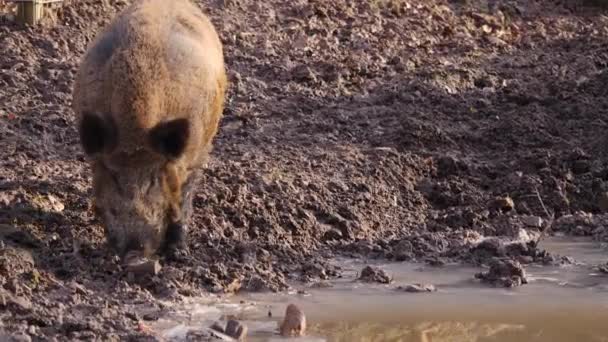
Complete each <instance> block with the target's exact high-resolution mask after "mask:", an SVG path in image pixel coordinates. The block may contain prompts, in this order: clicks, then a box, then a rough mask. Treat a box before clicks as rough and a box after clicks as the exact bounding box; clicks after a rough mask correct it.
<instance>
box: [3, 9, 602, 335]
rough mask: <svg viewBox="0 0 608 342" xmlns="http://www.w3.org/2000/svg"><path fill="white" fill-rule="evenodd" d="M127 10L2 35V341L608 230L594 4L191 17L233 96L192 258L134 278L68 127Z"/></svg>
mask: <svg viewBox="0 0 608 342" xmlns="http://www.w3.org/2000/svg"><path fill="white" fill-rule="evenodd" d="M128 3H129V2H128V1H124V0H66V1H64V2H63V7H62V8H61V9H59V10H58V11H57V13H56V15H55V16H52V17H50V18H47V19H48V20H46V21H44V22H43V23H42V24H41V25H40V26H37V27H21V26H19V25H17V24H15V23H13V22H11V21H10V15H3V16H2V19H0V238H1V242H0V330H4V331H5V332H6V333H7V334H11V335H13V336H18V338H21V339H22V340H28V339H33V340H48V339H51V338H56V339H57V340H78V339H89V340H90V339H94V338H98V339H100V340H104V341H111V340H125V339H131V340H148V339H150V340H154V338H155V337H154V336H153V334H154V333H153V332H152V331H150V330H149V329H147V328H146V321H149V320H153V319H154V318H155V317H157V316H155V315H154V314H152V313H151V314H148V315H144V316H140V315H139V314H137V312H138V311H137V310H136V309H135V308H137V306H138V305H139V306H141V305H145V306H148V307H149V308H150V310H152V311H151V312H154V310H157V311H162V310H163V308H164V307H166V305H169V304H167V303H171V302H172V301H179V300H181V299H182V298H183V297H187V296H196V295H203V294H208V293H224V292H235V291H280V290H285V289H287V287H288V285H287V284H288V283H289V282H290V281H292V280H298V281H305V282H310V283H315V282H317V283H318V282H319V281H322V280H324V279H329V278H331V277H335V276H339V274H340V269H339V268H337V267H334V266H332V265H331V257H332V256H336V255H346V256H355V257H357V256H365V257H367V258H379V259H387V260H398V261H407V260H411V261H428V262H429V263H431V264H432V265H438V266H440V265H442V264H443V263H444V262H447V261H457V262H474V263H488V262H490V260H491V258H492V257H503V256H504V255H505V254H506V255H508V256H511V257H514V255H513V251H507V252H502V251H501V252H500V253H499V252H496V253H494V252H491V253H487V255H484V256H483V257H481V258H480V257H478V256H479V253H477V252H475V251H479V249H475V248H474V247H475V244H476V243H477V242H479V241H480V238H481V237H487V236H493V237H498V238H501V239H502V238H505V239H511V240H524V242H522V244H523V245H521V246H522V248H521V250H522V251H523V252H522V253H523V255H520V256H522V257H520V258H519V259H518V262H522V263H524V264H525V262H526V261H527V262H537V261H538V260H543V262H546V259H547V258H549V256H547V255H545V254H542V253H541V252H539V251H531V250H530V249H534V248H535V247H534V246H535V244H534V243H532V245H531V244H530V239H527V240H526V238H525V237H526V236H527V237H530V236H538V235H539V234H540V233H541V231H545V233H552V232H555V231H562V232H564V233H567V234H574V235H593V236H596V237H598V238H601V239H603V238H604V237H605V235H606V234H605V233H604V228H603V227H605V225H604V224H603V223H602V222H605V221H606V219H605V218H604V216H603V215H604V214H603V213H604V212H605V211H607V210H608V160H607V158H606V153H607V152H606V146H607V143H608V135H607V134H606V132H607V128H608V116H607V114H606V110H607V106H608V99H607V98H606V93H607V92H608V90H607V89H608V88H606V86H605V84H606V82H608V71H607V69H606V67H607V66H608V44H607V42H608V40H607V38H606V37H607V33H608V21H607V19H606V18H607V17H606V16H605V14H606V12H605V11H606V10H605V9H603V8H599V7H593V6H594V4H592V3H591V4H590V3H587V2H585V1H576V0H567V1H566V0H564V1H549V0H540V1H534V2H531V1H523V0H522V1H509V2H506V1H504V2H501V1H487V2H486V1H483V0H479V1H478V0H471V1H464V0H463V1H441V0H430V1H427V0H424V1H423V0H410V1H402V0H376V1H367V0H365V1H364V0H357V1H346V0H333V1H320V0H319V1H317V0H294V1H282V0H264V1H259V0H209V1H197V3H199V4H200V6H201V8H203V9H204V10H205V11H206V12H207V13H208V14H209V15H210V17H211V18H212V21H213V22H214V24H215V25H216V26H217V28H218V30H219V32H220V35H221V38H222V40H223V42H224V44H225V55H226V60H227V66H228V69H229V77H230V82H231V85H230V90H229V98H228V101H227V107H226V110H225V117H224V119H223V121H222V126H221V131H220V133H219V136H218V138H217V140H216V141H215V149H214V151H213V158H212V160H211V162H210V163H209V165H208V166H207V168H206V169H205V171H204V177H203V179H202V182H201V183H200V185H199V187H198V190H197V194H196V197H195V200H194V205H195V218H194V224H193V229H192V236H191V238H190V240H189V247H190V249H191V251H192V254H191V255H190V257H189V258H187V259H186V260H184V261H180V262H174V263H171V262H165V261H161V264H162V269H160V271H159V272H158V274H154V272H152V274H150V275H149V276H141V277H132V276H131V277H130V276H129V272H126V271H125V270H124V269H122V266H121V265H120V263H119V262H118V260H117V259H116V258H115V257H114V256H113V255H111V254H109V253H108V252H107V251H106V249H105V245H104V233H103V228H102V227H101V226H100V224H99V222H97V221H96V219H95V218H94V216H93V213H92V210H91V208H90V197H91V190H90V184H91V180H90V178H89V172H88V169H87V166H86V164H85V159H84V155H83V152H82V150H81V148H80V146H79V140H78V135H77V133H76V130H75V128H74V115H73V113H72V111H71V110H70V103H71V87H72V82H73V78H74V74H75V72H76V70H77V67H78V63H79V60H80V57H81V56H82V54H83V53H84V51H85V48H86V44H87V43H88V42H89V41H91V39H93V37H94V36H95V35H96V33H97V32H99V30H100V29H101V27H103V25H105V24H106V23H108V22H109V20H110V19H111V18H112V17H113V16H114V15H115V14H116V13H117V11H119V10H121V9H122V8H124V7H125V6H126V5H128ZM7 8H8V6H7V4H6V2H4V1H1V0H0V10H2V11H4V12H5V13H3V14H6V12H7ZM568 215H572V216H568ZM552 217H554V218H555V221H554V220H552V219H551V218H552ZM564 217H565V218H564ZM552 222H560V224H559V225H554V227H552V225H551V223H552ZM549 228H553V229H549ZM532 242H534V241H532ZM499 249H500V248H498V249H497V250H499ZM472 250H473V251H474V252H472ZM484 250H486V251H487V250H490V251H492V248H486V249H484ZM516 250H517V249H516ZM539 255H540V257H539Z"/></svg>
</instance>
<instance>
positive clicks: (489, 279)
mask: <svg viewBox="0 0 608 342" xmlns="http://www.w3.org/2000/svg"><path fill="white" fill-rule="evenodd" d="M475 278H477V279H480V280H481V281H482V282H483V283H487V284H490V285H492V286H497V287H517V286H521V285H522V284H527V283H528V280H527V279H526V271H525V270H524V268H523V266H522V265H521V264H520V263H519V262H518V261H516V260H511V259H499V258H494V259H492V261H491V262H490V270H489V271H488V272H481V273H477V274H476V275H475Z"/></svg>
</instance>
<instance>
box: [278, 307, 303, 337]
mask: <svg viewBox="0 0 608 342" xmlns="http://www.w3.org/2000/svg"><path fill="white" fill-rule="evenodd" d="M279 330H280V333H281V336H283V337H297V336H304V334H305V333H306V316H305V315H304V312H302V310H300V308H298V307H297V306H296V305H295V304H289V305H287V309H286V310H285V318H284V319H283V323H282V324H281V327H280V328H279Z"/></svg>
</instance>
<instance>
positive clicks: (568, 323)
mask: <svg viewBox="0 0 608 342" xmlns="http://www.w3.org/2000/svg"><path fill="white" fill-rule="evenodd" d="M542 247H543V248H545V249H547V250H549V251H550V252H553V253H557V254H560V255H564V256H569V257H571V258H572V259H574V261H575V262H574V263H573V264H569V265H563V266H551V267H547V266H529V267H527V273H528V281H529V283H528V284H526V285H524V286H521V287H517V288H512V289H503V288H491V287H488V286H485V285H482V284H480V283H479V282H478V281H476V280H475V279H474V274H475V273H476V272H479V271H480V269H479V268H473V267H462V266H459V265H446V266H443V267H441V268H436V267H429V266H424V265H421V264H411V263H389V264H386V263H384V264H376V265H375V266H379V267H380V268H382V269H384V270H385V271H387V272H388V273H389V274H390V275H392V277H393V279H394V282H392V283H391V284H389V285H384V284H369V283H361V282H356V281H354V280H355V279H356V278H357V275H358V272H359V271H360V270H361V269H362V268H363V267H364V266H365V265H370V264H373V263H372V262H365V261H364V260H357V261H353V260H336V263H338V264H340V265H341V266H342V267H343V269H344V273H343V275H344V276H343V278H341V279H338V280H336V281H332V282H331V285H332V286H331V287H325V288H310V287H307V288H305V287H304V286H301V284H293V286H294V289H296V290H299V291H294V292H293V293H290V294H281V295H276V294H247V295H239V296H234V297H231V298H224V299H222V300H219V301H218V300H217V299H200V300H195V301H193V302H190V303H188V304H184V305H183V306H182V307H180V308H176V307H174V308H172V311H171V312H170V313H169V314H167V315H165V316H164V317H162V318H160V319H159V320H158V321H156V322H153V323H152V324H150V327H151V328H152V329H153V331H155V332H157V333H158V334H159V335H160V336H162V337H163V338H164V339H166V340H171V341H184V340H186V335H187V333H188V331H189V330H200V329H203V330H204V329H205V328H206V327H209V326H210V325H211V324H212V323H213V322H214V321H217V320H219V319H222V317H226V315H234V316H235V318H237V319H239V320H241V321H242V322H243V323H244V324H245V325H246V326H247V327H248V330H249V333H248V339H247V340H248V341H280V340H288V339H284V338H281V337H280V336H278V335H277V327H278V322H280V321H281V320H282V318H283V315H284V311H285V307H286V306H287V304H288V303H296V304H297V305H298V306H299V307H300V308H301V309H302V310H303V311H304V312H305V313H306V315H307V320H308V330H307V336H306V337H304V338H297V339H294V338H292V339H291V340H298V341H516V340H518V341H608V325H606V324H605V321H606V320H607V319H608V297H607V296H606V292H608V278H606V277H605V276H602V275H601V274H599V273H597V272H596V271H594V269H593V265H596V264H599V263H603V262H605V260H606V259H607V256H608V248H607V247H606V246H604V245H602V244H600V243H597V242H592V241H590V240H585V239H573V238H560V237H555V238H550V239H548V240H546V241H545V242H543V245H542ZM413 283H425V284H433V285H434V286H435V287H436V289H437V291H435V292H426V293H408V292H403V291H398V290H396V287H397V286H399V285H405V284H413ZM269 313H270V314H271V315H269Z"/></svg>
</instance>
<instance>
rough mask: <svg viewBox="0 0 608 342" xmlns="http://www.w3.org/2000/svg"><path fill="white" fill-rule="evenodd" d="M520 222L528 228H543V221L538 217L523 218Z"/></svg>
mask: <svg viewBox="0 0 608 342" xmlns="http://www.w3.org/2000/svg"><path fill="white" fill-rule="evenodd" d="M521 222H522V223H523V224H525V225H526V226H528V227H534V228H541V227H542V226H543V219H542V218H541V217H539V216H524V217H522V218H521Z"/></svg>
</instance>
